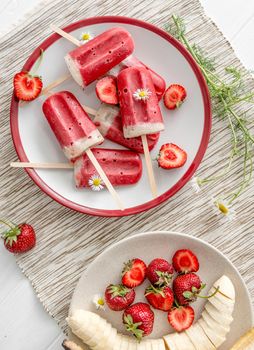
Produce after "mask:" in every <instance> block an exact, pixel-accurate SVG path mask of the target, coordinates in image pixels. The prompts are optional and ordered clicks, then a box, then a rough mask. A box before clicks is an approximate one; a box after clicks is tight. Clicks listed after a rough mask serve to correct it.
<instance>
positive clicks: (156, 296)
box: [145, 285, 174, 311]
mask: <svg viewBox="0 0 254 350" xmlns="http://www.w3.org/2000/svg"><path fill="white" fill-rule="evenodd" d="M145 297H146V299H147V301H148V302H149V304H151V305H152V306H153V307H154V308H155V309H158V310H162V311H169V310H170V309H171V308H172V305H173V303H174V294H173V291H172V289H171V288H170V287H169V286H164V287H154V286H153V285H150V286H149V287H147V288H146V290H145Z"/></svg>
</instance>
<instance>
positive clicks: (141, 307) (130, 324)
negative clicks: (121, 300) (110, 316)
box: [123, 303, 154, 340]
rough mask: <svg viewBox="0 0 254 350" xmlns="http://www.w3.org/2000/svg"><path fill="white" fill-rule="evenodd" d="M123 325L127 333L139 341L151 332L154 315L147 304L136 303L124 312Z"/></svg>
mask: <svg viewBox="0 0 254 350" xmlns="http://www.w3.org/2000/svg"><path fill="white" fill-rule="evenodd" d="M123 323H124V325H125V327H126V330H127V331H128V332H131V333H132V334H133V335H134V336H135V337H136V338H137V339H138V340H141V339H142V337H145V336H146V335H149V334H151V333H152V331H153V323H154V313H153V311H152V310H151V308H150V306H149V305H148V304H146V303H136V304H133V305H131V306H128V307H127V309H126V310H125V311H124V313H123Z"/></svg>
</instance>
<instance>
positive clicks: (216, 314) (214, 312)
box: [205, 301, 233, 326]
mask: <svg viewBox="0 0 254 350" xmlns="http://www.w3.org/2000/svg"><path fill="white" fill-rule="evenodd" d="M205 310H206V311H207V312H208V314H209V315H210V316H211V317H212V318H213V319H214V320H215V321H216V322H217V323H219V324H222V325H224V326H229V325H230V323H231V322H232V321H233V317H232V316H231V315H228V314H226V315H225V314H224V313H222V312H220V311H219V310H218V309H216V307H214V306H213V305H212V304H211V303H210V302H209V301H208V302H207V303H206V305H205Z"/></svg>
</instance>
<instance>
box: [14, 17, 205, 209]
mask: <svg viewBox="0 0 254 350" xmlns="http://www.w3.org/2000/svg"><path fill="white" fill-rule="evenodd" d="M119 25H120V26H122V27H124V28H126V29H127V30H128V31H129V32H130V33H131V34H132V36H133V38H134V41H135V55H136V56H137V57H138V58H139V59H140V60H141V61H143V62H144V63H146V64H147V65H148V66H150V67H151V68H152V69H153V70H155V71H156V72H158V73H159V74H160V75H162V76H163V77H164V78H165V80H166V83H167V85H169V84H171V83H180V84H182V85H184V86H185V87H186V90H187V95H188V97H187V99H186V101H185V103H184V104H183V105H182V106H181V108H180V109H178V110H177V111H168V110H167V109H166V108H165V107H164V105H163V102H161V108H162V113H163V116H164V121H165V127H166V128H165V131H164V132H163V133H161V136H160V139H159V142H158V145H157V146H156V147H155V148H154V150H153V151H152V152H151V156H152V158H153V159H155V158H156V156H157V153H158V151H159V148H160V146H161V145H162V144H163V143H166V142H173V143H176V144H178V145H179V146H180V147H182V148H183V149H185V150H186V151H187V153H188V160H187V162H186V164H185V166H184V167H182V168H180V169H175V170H170V171H166V170H163V169H160V168H158V166H157V162H156V161H154V165H153V166H154V172H155V176H156V180H157V184H158V193H159V196H158V198H156V199H152V196H151V192H150V188H149V183H148V178H147V175H146V172H145V171H144V172H143V176H142V179H141V180H140V182H139V183H138V184H136V185H134V186H126V187H121V188H120V187H119V188H118V192H119V195H120V196H121V198H122V200H123V202H124V204H125V207H126V209H125V211H120V210H117V209H116V206H115V203H114V201H113V199H112V198H111V196H110V194H109V193H108V192H107V191H100V192H98V193H94V192H92V191H90V190H89V189H82V190H77V189H76V188H75V185H74V181H73V172H72V170H44V169H43V170H33V169H27V173H28V174H29V176H30V177H31V178H32V179H33V181H34V182H35V183H36V184H37V185H38V186H39V187H40V188H41V189H42V190H43V191H44V192H45V193H46V194H48V195H49V196H50V197H52V198H53V199H54V200H56V201H57V202H59V203H60V204H62V205H65V206H67V207H68V208H70V209H73V210H76V211H79V212H82V213H86V214H90V215H99V216H124V215H131V214H137V213H140V212H142V211H145V210H148V209H150V208H153V207H155V206H157V205H159V204H160V203H162V202H164V201H165V200H167V199H169V198H170V197H172V196H173V195H174V194H175V193H176V192H178V191H179V190H180V189H181V188H182V187H183V186H184V185H185V184H186V183H187V182H188V181H189V179H190V178H191V177H192V176H193V174H194V172H195V170H196V169H197V167H198V166H199V164H200V162H201V160H202V158H203V156H204V153H205V151H206V148H207V145H208V141H209V136H210V130H211V104H210V98H209V92H208V88H207V85H206V82H205V80H204V78H203V76H202V73H201V71H200V69H199V68H198V66H197V64H196V63H195V61H194V60H193V58H192V57H191V55H190V54H189V53H188V52H187V51H186V50H185V48H184V47H183V46H182V45H181V44H180V43H179V42H178V41H176V40H175V39H174V38H172V37H171V36H170V35H168V34H167V33H166V32H164V31H163V30H161V29H159V28H157V27H155V26H153V25H151V24H148V23H146V22H142V21H139V20H137V19H133V18H127V17H117V16H112V17H111V16H109V17H94V18H88V19H85V20H81V21H79V22H75V23H73V24H71V25H69V26H67V27H66V28H64V29H65V30H66V31H67V32H70V33H71V34H72V35H73V36H75V37H77V38H79V36H80V35H81V33H82V32H84V31H85V32H90V33H91V34H92V35H97V34H99V33H101V32H103V31H104V30H106V29H109V28H111V27H114V26H119ZM40 49H43V50H44V51H45V53H44V58H43V61H42V64H41V66H40V69H39V71H38V74H39V75H41V76H42V78H43V82H44V86H47V85H48V84H49V83H51V82H52V81H54V80H56V79H57V78H59V77H60V76H63V75H65V74H66V73H67V67H66V65H65V62H64V59H63V57H64V55H65V54H66V53H67V52H68V51H70V50H71V49H73V44H71V43H70V42H67V41H66V40H65V39H63V38H60V37H59V36H58V35H56V34H53V35H51V36H50V37H49V38H48V39H46V40H45V41H44V42H43V43H42V44H41V45H39V47H38V48H37V49H36V50H35V51H34V52H33V54H32V55H31V56H30V57H29V59H28V60H27V62H26V63H25V65H24V67H23V69H24V70H28V71H29V70H31V68H32V66H33V64H34V62H35V61H36V60H37V58H38V57H39V55H40ZM94 85H95V84H94V83H93V84H91V85H90V86H89V87H88V88H86V90H85V91H83V90H82V89H81V88H80V87H79V86H78V85H77V84H76V83H75V82H74V81H68V82H65V83H64V84H62V85H61V86H59V88H58V90H70V91H72V92H73V93H74V94H75V95H76V96H77V97H78V99H79V100H80V102H81V103H82V104H86V105H89V106H90V107H93V108H98V107H99V101H98V99H97V98H96V94H95V92H94ZM43 100H44V98H43V97H40V98H38V99H37V100H35V101H33V102H30V103H27V104H26V105H24V106H22V107H19V104H18V102H17V101H16V99H15V98H14V97H13V98H12V102H11V131H12V137H13V142H14V145H15V148H16V151H17V154H18V157H19V159H20V160H21V161H30V162H65V161H66V159H65V158H64V156H63V154H62V151H61V149H60V147H59V145H58V143H57V141H56V139H55V137H54V135H53V133H52V132H51V130H50V129H49V126H48V124H47V122H46V120H45V118H44V116H43V113H42V110H41V105H42V102H43ZM103 147H105V148H107V147H108V148H121V147H120V146H118V145H117V144H115V143H112V142H110V141H106V142H105V143H104V144H103ZM143 161H144V160H143Z"/></svg>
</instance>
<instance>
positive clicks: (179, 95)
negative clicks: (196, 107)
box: [163, 84, 187, 109]
mask: <svg viewBox="0 0 254 350" xmlns="http://www.w3.org/2000/svg"><path fill="white" fill-rule="evenodd" d="M186 96H187V94H186V90H185V88H184V87H183V86H182V85H179V84H172V85H170V86H169V87H168V88H167V90H166V92H165V94H164V97H163V100H164V105H165V107H166V108H168V109H176V108H179V107H180V106H181V104H182V103H183V101H184V100H185V98H186Z"/></svg>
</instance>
